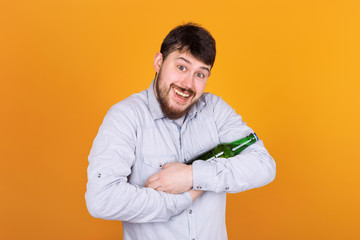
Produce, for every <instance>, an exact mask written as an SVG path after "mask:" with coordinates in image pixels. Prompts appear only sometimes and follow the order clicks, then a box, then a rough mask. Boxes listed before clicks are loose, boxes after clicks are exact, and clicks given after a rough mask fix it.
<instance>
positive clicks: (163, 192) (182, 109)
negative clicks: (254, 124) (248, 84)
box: [85, 24, 275, 240]
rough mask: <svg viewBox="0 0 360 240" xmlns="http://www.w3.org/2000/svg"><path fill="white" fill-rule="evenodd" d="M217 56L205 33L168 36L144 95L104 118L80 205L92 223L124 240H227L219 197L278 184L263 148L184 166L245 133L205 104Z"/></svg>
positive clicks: (229, 116)
mask: <svg viewBox="0 0 360 240" xmlns="http://www.w3.org/2000/svg"><path fill="white" fill-rule="evenodd" d="M215 52H216V51H215V40H214V39H213V37H212V36H211V35H210V33H209V32H208V31H207V30H205V29H204V28H202V27H200V26H198V25H195V24H185V25H181V26H178V27H176V28H174V29H173V30H172V31H171V32H170V33H169V34H168V35H167V36H166V38H165V39H164V41H163V43H162V46H161V50H160V53H156V55H155V59H154V69H155V71H156V76H155V79H154V81H153V82H152V83H151V85H150V87H149V89H147V90H144V91H142V92H140V93H138V94H134V95H132V96H130V97H129V98H127V99H125V100H123V101H121V102H119V103H117V104H115V105H114V106H113V107H112V108H111V109H110V110H109V112H108V113H107V115H106V117H105V118H104V121H103V123H102V125H101V127H100V129H99V132H98V135H97V136H96V138H95V140H94V143H93V147H92V149H91V152H90V155H89V168H88V184H87V192H86V195H85V197H86V203H87V207H88V210H89V212H90V213H91V215H93V216H94V217H97V218H103V219H111V220H121V221H122V223H123V232H124V239H125V240H136V239H139V240H146V239H149V240H154V239H166V240H172V239H174V240H175V239H176V240H181V239H186V240H189V239H206V240H211V239H217V240H223V239H227V233H226V226H225V202H226V193H227V192H229V193H235V192H241V191H245V190H248V189H252V188H256V187H261V186H263V185H265V184H267V183H269V182H271V181H272V180H273V179H274V177H275V163H274V160H273V159H272V158H271V156H270V155H269V154H268V152H267V151H266V149H265V148H264V145H263V143H262V141H261V140H260V141H257V142H256V143H254V144H253V145H251V146H249V147H248V148H247V149H245V150H244V151H243V152H242V153H241V154H239V155H237V156H235V157H232V158H229V159H224V158H216V159H214V160H211V161H201V160H200V161H195V162H194V163H193V164H192V165H186V164H184V163H185V162H186V161H188V160H190V159H192V158H194V157H196V156H198V155H199V154H200V153H203V152H205V151H207V150H209V149H211V148H213V147H215V146H216V145H218V144H220V143H226V142H232V141H234V140H237V139H240V138H243V137H245V136H247V135H248V134H249V133H251V132H252V130H251V129H250V128H249V127H247V126H246V124H245V123H244V122H243V121H242V120H241V116H239V115H237V114H236V113H235V111H234V110H233V109H232V108H231V107H230V106H229V105H227V104H226V103H225V102H224V101H223V100H222V99H221V98H219V97H217V96H215V95H213V94H210V93H204V94H203V91H204V88H205V85H206V82H207V79H208V78H209V76H210V73H211V68H212V66H213V63H214V61H215Z"/></svg>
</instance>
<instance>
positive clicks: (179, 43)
mask: <svg viewBox="0 0 360 240" xmlns="http://www.w3.org/2000/svg"><path fill="white" fill-rule="evenodd" d="M176 50H178V51H189V52H190V53H191V55H193V56H194V57H195V58H196V59H198V60H200V61H202V62H204V63H205V64H207V65H210V66H211V67H212V66H213V65H214V61H215V55H216V47H215V39H214V38H213V37H212V36H211V34H210V33H209V32H208V31H207V30H206V29H205V28H203V27H200V25H198V24H195V23H187V24H184V25H179V26H177V27H175V28H174V29H173V30H171V31H170V32H169V33H168V35H167V36H166V37H165V39H164V41H163V43H162V44H161V49H160V52H161V54H162V55H163V60H165V59H166V57H167V56H168V55H169V54H170V53H172V52H173V51H176Z"/></svg>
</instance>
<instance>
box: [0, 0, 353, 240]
mask: <svg viewBox="0 0 360 240" xmlns="http://www.w3.org/2000/svg"><path fill="white" fill-rule="evenodd" d="M187 21H194V22H198V23H200V24H202V26H204V27H205V28H207V29H209V30H210V32H211V33H212V34H213V36H214V37H215V39H216V40H217V49H218V55H217V59H216V62H215V66H214V68H213V73H212V76H211V78H210V79H209V81H208V85H207V89H206V90H207V91H209V92H213V93H215V94H217V95H219V96H222V97H223V98H224V99H225V100H226V101H227V102H228V103H229V104H230V105H231V106H232V107H233V108H235V109H236V111H237V112H238V113H239V114H241V115H242V116H243V120H244V121H245V122H247V123H248V125H249V126H251V127H252V128H253V129H254V130H255V131H256V132H257V133H258V135H259V137H260V138H261V139H262V140H263V141H264V143H265V146H266V147H267V149H268V150H269V152H270V153H271V155H272V156H273V157H274V158H275V160H276V163H277V177H276V180H275V181H274V182H272V183H271V184H270V185H267V186H266V187H263V188H259V189H255V190H250V191H247V192H243V193H239V194H229V195H228V205H227V226H228V233H229V239H248V240H254V239H256V240H262V239H276V240H279V239H360V231H359V230H358V228H357V227H359V216H360V210H359V202H360V197H359V183H360V181H359V180H360V174H359V170H360V169H359V167H360V156H359V153H358V152H359V149H358V148H357V145H358V143H359V142H358V136H359V133H360V131H359V122H360V119H359V115H360V111H359V109H360V107H359V106H360V101H359V90H360V84H359V80H360V69H359V67H360V44H359V43H360V35H359V32H360V31H359V30H360V2H359V1H357V0H354V1H350V0H341V1H340V0H338V1H331V0H324V1H320V0H311V1H308V0H305V1H304V0H303V1H299V0H297V1H288V0H269V1H265V0H253V1H235V0H234V1H226V0H224V1H193V0H191V1H180V2H179V1H162V0H157V1H155V0H154V1H143V2H140V1H121V0H117V1H115V0H114V1H99V0H98V1H95V0H87V1H83V0H82V1H80V0H76V1H74V0H71V1H70V0H62V1H59V0H54V1H46V0H37V1H26V0H18V1H11V0H5V1H4V0H3V1H1V2H0V80H1V85H0V111H1V118H0V153H1V156H0V159H1V174H0V189H1V194H0V196H1V197H0V213H1V215H0V216H1V222H0V234H1V235H0V239H7V240H12V239H53V240H56V239H89V240H90V239H107V240H111V239H121V238H122V237H121V236H122V230H121V229H122V227H121V223H120V222H119V221H105V220H100V219H95V218H92V217H91V216H90V215H89V214H88V212H87V210H86V206H85V200H84V193H85V185H86V181H87V176H86V169H87V165H88V162H87V156H88V154H89V151H90V148H91V145H92V141H93V139H94V137H95V136H96V133H97V131H98V128H99V126H100V124H101V122H102V119H103V117H104V115H105V114H106V112H107V110H108V109H109V108H110V106H112V105H113V104H115V103H116V102H118V101H120V100H122V99H124V98H126V97H127V96H129V95H130V94H132V93H135V92H139V91H141V90H143V89H145V88H148V86H149V84H150V82H151V80H152V78H153V76H154V70H153V68H152V61H153V57H154V54H155V52H156V51H158V50H159V49H160V44H161V42H162V40H163V38H164V37H165V35H166V34H167V33H168V31H169V30H170V29H171V28H173V27H174V26H175V25H178V24H181V23H184V22H187Z"/></svg>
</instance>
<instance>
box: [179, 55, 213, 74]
mask: <svg viewBox="0 0 360 240" xmlns="http://www.w3.org/2000/svg"><path fill="white" fill-rule="evenodd" d="M177 59H180V60H183V61H185V62H186V63H187V64H190V65H191V62H190V61H189V60H188V59H186V58H183V57H177ZM200 68H201V69H203V70H205V71H208V72H209V74H210V69H209V68H207V67H200Z"/></svg>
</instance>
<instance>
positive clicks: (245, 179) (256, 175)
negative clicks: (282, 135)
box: [193, 97, 276, 193]
mask: <svg viewBox="0 0 360 240" xmlns="http://www.w3.org/2000/svg"><path fill="white" fill-rule="evenodd" d="M213 108H214V119H215V122H216V126H217V130H218V134H219V138H220V142H222V143H229V142H232V141H235V140H237V139H240V138H243V137H246V136H247V135H249V134H250V133H252V132H253V130H252V129H251V128H249V127H248V126H247V125H246V123H245V122H243V121H242V119H241V116H240V115H238V114H236V113H235V111H234V110H233V109H232V108H231V107H230V106H229V105H228V104H227V103H225V101H223V100H222V99H221V98H218V97H216V98H215V101H214V105H213ZM275 174H276V166H275V161H274V160H273V158H272V157H271V156H270V154H269V153H268V151H267V150H266V149H265V147H264V144H263V142H262V141H261V140H259V141H257V142H256V143H254V144H252V145H250V146H249V147H247V148H246V149H245V150H243V151H242V152H241V153H240V154H239V155H237V156H234V157H231V158H228V159H226V158H216V159H214V160H211V161H195V162H194V163H193V188H194V189H199V190H205V191H214V192H231V193H236V192H242V191H245V190H249V189H252V188H258V187H261V186H264V185H266V184H268V183H270V182H272V181H273V180H274V178H275Z"/></svg>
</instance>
